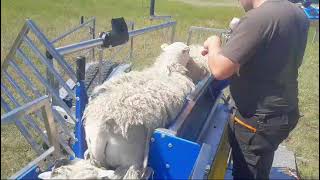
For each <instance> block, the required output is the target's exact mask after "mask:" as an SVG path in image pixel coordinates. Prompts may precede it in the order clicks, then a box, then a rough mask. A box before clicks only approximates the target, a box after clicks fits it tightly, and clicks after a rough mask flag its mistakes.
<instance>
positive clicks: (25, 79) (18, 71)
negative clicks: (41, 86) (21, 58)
mask: <svg viewBox="0 0 320 180" xmlns="http://www.w3.org/2000/svg"><path fill="white" fill-rule="evenodd" d="M9 64H10V66H11V67H12V68H13V69H14V70H15V71H16V72H17V74H18V75H19V76H20V77H21V78H22V79H23V80H24V81H25V82H26V84H27V85H28V87H29V88H30V89H31V90H32V92H33V93H34V94H35V95H36V96H38V97H40V96H41V94H40V92H39V91H38V89H37V88H36V87H35V86H34V85H33V83H32V82H31V80H30V79H29V78H28V77H27V76H26V75H25V74H24V73H23V72H22V71H21V69H20V68H19V66H17V64H16V63H15V62H14V61H10V62H9Z"/></svg>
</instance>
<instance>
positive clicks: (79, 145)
mask: <svg viewBox="0 0 320 180" xmlns="http://www.w3.org/2000/svg"><path fill="white" fill-rule="evenodd" d="M76 98H77V99H76V120H77V122H76V126H75V137H76V142H75V143H74V145H73V147H72V148H73V151H74V153H75V156H76V157H77V158H81V159H83V158H84V156H83V154H84V152H85V151H86V149H87V144H86V141H85V132H84V128H83V119H82V115H83V111H84V108H85V106H86V104H87V103H88V97H87V93H86V90H85V85H84V82H83V81H82V80H81V81H78V83H77V86H76ZM71 159H73V158H72V157H71Z"/></svg>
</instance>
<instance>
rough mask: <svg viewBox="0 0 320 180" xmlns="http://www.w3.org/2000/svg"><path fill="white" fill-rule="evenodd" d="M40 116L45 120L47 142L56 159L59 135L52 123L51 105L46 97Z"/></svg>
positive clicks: (58, 148) (58, 151) (57, 156)
mask: <svg viewBox="0 0 320 180" xmlns="http://www.w3.org/2000/svg"><path fill="white" fill-rule="evenodd" d="M42 116H43V117H44V119H45V121H44V124H45V126H46V129H47V133H48V138H49V141H50V143H51V145H53V147H54V149H55V151H54V152H53V154H54V156H55V158H56V159H58V158H59V155H60V144H59V142H58V138H57V137H59V135H58V133H57V129H56V125H55V123H54V119H53V114H52V110H51V105H50V101H49V98H48V97H47V98H46V102H45V104H44V106H43V107H42Z"/></svg>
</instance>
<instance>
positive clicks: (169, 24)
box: [129, 21, 177, 37]
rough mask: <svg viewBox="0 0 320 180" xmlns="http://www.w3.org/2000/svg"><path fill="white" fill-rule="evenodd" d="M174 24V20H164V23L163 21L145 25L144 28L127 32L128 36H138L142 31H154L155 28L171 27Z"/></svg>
mask: <svg viewBox="0 0 320 180" xmlns="http://www.w3.org/2000/svg"><path fill="white" fill-rule="evenodd" d="M176 24H177V22H176V21H169V22H166V23H163V24H159V25H154V26H149V27H146V28H142V29H138V30H134V31H131V32H129V37H135V36H139V35H141V34H144V33H148V32H152V31H156V30H159V29H163V28H167V27H171V26H174V25H176Z"/></svg>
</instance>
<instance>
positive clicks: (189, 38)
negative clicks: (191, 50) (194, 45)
mask: <svg viewBox="0 0 320 180" xmlns="http://www.w3.org/2000/svg"><path fill="white" fill-rule="evenodd" d="M191 36H192V31H191V30H189V33H188V39H187V45H188V46H189V45H190V41H191Z"/></svg>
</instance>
